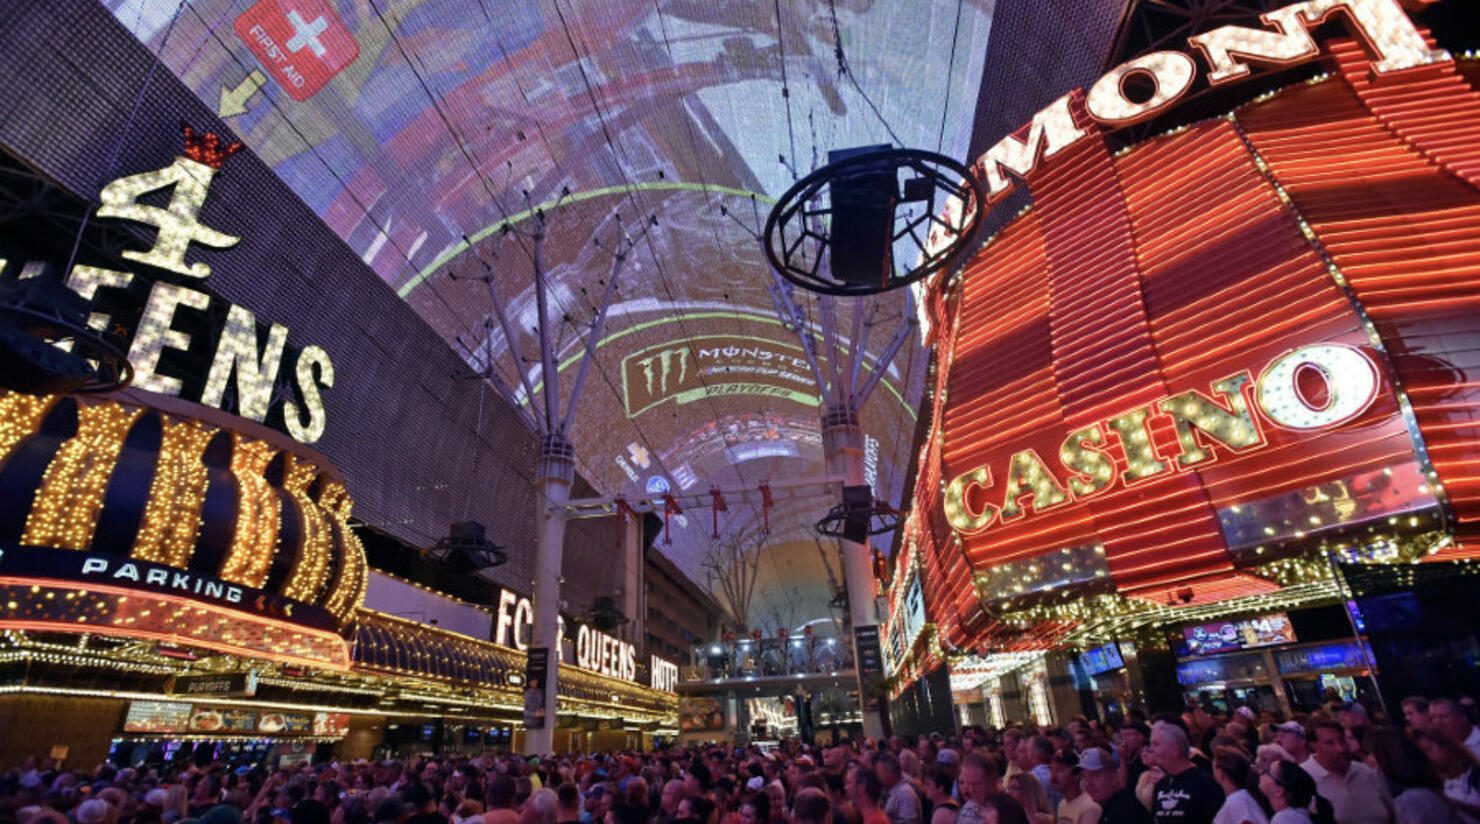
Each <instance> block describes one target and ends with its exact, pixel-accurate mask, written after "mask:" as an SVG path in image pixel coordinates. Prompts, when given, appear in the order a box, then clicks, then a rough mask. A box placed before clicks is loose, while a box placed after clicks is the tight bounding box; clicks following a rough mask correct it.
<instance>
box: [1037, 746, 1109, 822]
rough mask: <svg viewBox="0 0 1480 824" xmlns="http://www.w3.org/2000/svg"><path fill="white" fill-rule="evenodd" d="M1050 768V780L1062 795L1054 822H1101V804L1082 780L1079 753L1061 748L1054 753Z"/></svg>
mask: <svg viewBox="0 0 1480 824" xmlns="http://www.w3.org/2000/svg"><path fill="white" fill-rule="evenodd" d="M1048 769H1049V774H1048V775H1049V778H1048V780H1049V781H1050V782H1051V783H1052V784H1053V789H1054V790H1055V791H1056V792H1058V794H1059V796H1060V797H1061V798H1060V800H1059V806H1058V809H1057V810H1056V811H1055V812H1054V824H1099V821H1100V805H1099V804H1096V803H1095V800H1094V799H1093V798H1090V797H1089V794H1088V793H1086V792H1085V791H1084V785H1083V784H1082V783H1081V782H1080V777H1081V773H1082V770H1080V768H1079V755H1078V754H1077V753H1075V752H1074V751H1073V750H1059V751H1058V752H1056V753H1054V754H1053V761H1052V762H1051V763H1050V764H1049V765H1048Z"/></svg>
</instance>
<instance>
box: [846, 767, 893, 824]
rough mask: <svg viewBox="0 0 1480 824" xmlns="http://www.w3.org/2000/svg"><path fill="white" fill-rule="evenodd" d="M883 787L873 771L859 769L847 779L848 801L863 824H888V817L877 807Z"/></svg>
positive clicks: (882, 795)
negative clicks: (856, 811)
mask: <svg viewBox="0 0 1480 824" xmlns="http://www.w3.org/2000/svg"><path fill="white" fill-rule="evenodd" d="M883 797H884V785H883V784H882V783H880V782H879V776H878V775H877V774H875V773H874V771H873V770H869V769H864V768H863V767H859V768H857V769H855V770H854V771H853V774H852V775H851V776H849V778H848V800H849V801H850V802H852V803H853V806H854V807H855V808H856V809H857V810H858V814H859V815H860V816H861V817H862V819H863V824H890V822H889V816H888V815H887V814H885V812H884V810H883V809H882V808H881V807H880V806H879V804H880V802H881V801H882V799H883Z"/></svg>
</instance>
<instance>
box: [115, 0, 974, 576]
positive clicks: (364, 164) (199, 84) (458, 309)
mask: <svg viewBox="0 0 1480 824" xmlns="http://www.w3.org/2000/svg"><path fill="white" fill-rule="evenodd" d="M105 5H106V6H107V7H108V8H109V9H110V10H111V11H112V13H113V14H114V15H115V17H116V18H117V19H118V20H119V22H120V23H122V24H123V25H124V26H125V27H127V28H128V29H129V30H130V31H131V32H133V34H134V35H135V36H136V37H137V38H138V39H139V40H140V41H141V42H143V43H144V44H145V45H146V46H147V47H148V48H149V49H150V50H151V51H153V52H154V53H155V54H157V55H158V56H159V57H160V58H161V60H162V64H163V67H165V68H166V69H168V70H169V71H172V72H173V73H174V74H175V76H177V77H178V78H180V79H181V80H182V81H183V82H184V83H185V84H186V85H187V86H188V87H189V88H190V89H191V90H192V91H193V92H194V93H195V94H196V95H197V96H198V97H199V98H200V99H201V100H203V101H205V102H206V103H207V104H208V105H209V106H211V107H212V108H213V109H215V110H217V111H219V112H221V113H222V115H223V119H224V120H225V122H226V123H227V125H228V126H229V127H230V128H231V129H232V130H233V131H234V132H235V135H236V136H237V137H239V138H240V139H241V140H242V141H243V142H244V143H245V144H246V146H247V147H248V148H249V149H251V150H252V151H253V152H254V153H255V154H256V155H257V156H258V157H259V158H261V159H262V160H263V161H264V162H265V163H267V164H268V166H269V167H271V168H272V170H273V171H274V172H275V173H276V174H277V175H278V176H279V177H280V178H281V179H282V180H283V181H284V182H285V183H286V184H287V185H288V186H289V187H290V188H291V189H292V190H293V191H294V192H295V193H296V194H297V195H298V196H299V197H300V198H301V199H302V200H303V201H304V202H305V203H307V204H308V205H309V206H310V207H311V208H313V209H314V210H315V211H316V212H317V213H318V214H319V216H320V217H322V218H323V220H324V221H325V222H326V223H327V224H328V225H329V226H330V227H331V228H332V229H333V230H334V231H335V232H336V233H337V234H338V235H339V236H340V237H342V238H343V239H344V241H345V242H346V243H347V244H348V245H349V246H350V247H351V249H352V250H353V251H354V252H355V253H356V254H358V255H359V256H360V257H361V258H362V259H363V260H364V261H365V262H366V263H367V265H369V266H370V267H371V268H372V269H373V270H374V271H375V272H376V274H377V275H378V276H379V277H380V278H381V279H382V280H383V281H384V282H385V283H386V285H387V287H388V288H391V289H394V290H395V291H396V292H397V293H398V295H400V296H401V297H402V298H403V299H404V300H405V301H406V302H407V303H408V304H409V305H410V306H411V307H412V308H413V309H415V310H416V311H417V312H418V313H419V314H420V315H421V317H422V318H423V319H424V320H425V321H426V322H427V323H428V324H429V325H430V326H431V327H432V328H433V329H434V330H436V332H437V333H438V334H440V335H441V337H442V338H443V339H444V340H446V341H447V343H448V345H449V346H451V347H452V348H453V349H454V350H455V351H457V352H458V353H459V354H460V355H461V356H462V357H463V358H464V359H465V360H466V361H467V364H468V367H469V369H470V370H472V371H480V372H481V371H484V370H485V368H486V366H487V365H488V364H489V363H490V361H491V362H492V363H493V364H494V370H495V374H496V376H497V381H496V382H497V383H498V384H499V385H500V386H502V387H506V388H507V389H508V393H509V394H510V395H511V396H513V398H514V400H515V402H516V403H518V404H521V405H523V406H525V408H530V406H531V404H530V398H528V397H527V394H528V392H527V391H526V389H525V387H524V382H523V381H522V380H521V375H520V374H519V370H520V369H525V368H527V369H528V370H529V371H528V372H527V373H526V375H525V377H528V378H529V382H530V384H531V385H532V386H534V387H535V392H536V393H539V392H540V391H541V388H542V386H543V383H544V382H543V376H542V375H541V374H540V369H541V367H540V365H539V358H538V357H535V358H533V359H529V360H526V359H525V357H524V356H527V355H528V354H529V353H531V352H538V341H537V339H536V337H535V336H534V335H533V334H532V333H531V331H530V330H531V329H532V328H533V327H534V325H535V324H534V322H533V319H534V317H535V314H534V313H535V311H536V308H535V307H536V296H535V291H534V288H533V279H532V276H531V260H532V247H531V245H530V240H529V238H528V236H527V235H526V236H520V235H518V234H517V232H526V233H527V232H530V231H532V230H533V227H534V225H535V223H536V220H537V218H536V216H537V215H547V216H548V217H549V230H548V231H547V232H546V233H545V239H544V245H543V250H542V257H543V260H544V261H545V264H546V277H545V280H546V282H547V284H548V286H549V295H550V301H551V304H552V306H551V312H552V314H553V316H554V317H555V318H557V319H558V318H561V317H564V318H566V321H567V322H566V323H564V324H562V325H561V327H560V330H559V332H558V333H556V334H555V335H554V336H553V337H554V338H555V339H556V345H557V349H558V353H557V367H556V368H557V369H558V371H559V372H560V379H561V383H562V393H563V394H565V393H568V388H569V387H570V386H571V384H572V383H573V382H574V380H575V373H576V372H577V371H578V367H579V364H580V362H581V361H582V360H583V357H582V355H583V353H584V351H585V335H586V333H587V330H588V329H589V328H590V326H591V323H592V320H593V319H594V317H595V315H596V313H597V306H598V304H599V303H600V298H601V295H602V293H603V291H604V286H603V284H604V283H605V281H606V279H607V278H608V276H609V272H610V270H611V265H612V255H611V253H612V252H613V251H614V250H615V249H616V247H617V245H618V243H619V239H620V237H621V236H622V234H626V235H628V236H632V237H634V238H640V240H639V242H638V243H637V245H636V246H635V247H633V249H632V253H631V255H629V256H628V259H627V261H626V263H625V265H624V268H623V270H622V273H621V275H620V276H619V279H618V287H617V289H616V292H615V293H614V297H613V299H612V303H611V307H610V309H609V311H608V312H607V315H606V320H605V326H604V329H603V332H602V335H601V337H600V339H599V340H597V342H596V347H597V352H598V356H597V359H596V366H597V369H595V370H593V373H592V374H591V376H590V380H589V381H588V382H587V383H586V387H585V392H584V395H583V397H582V399H581V402H580V404H579V406H578V411H577V414H576V418H575V423H574V426H573V427H572V430H571V432H572V434H571V437H572V440H573V442H574V445H575V447H576V450H575V452H576V455H577V460H578V470H579V471H580V472H581V474H582V475H583V476H584V477H585V478H586V479H587V480H589V481H590V482H591V483H592V484H593V486H595V487H596V488H598V489H600V490H602V491H603V492H605V493H608V494H615V493H619V492H621V491H624V490H625V491H627V493H628V494H629V495H630V494H632V493H637V492H640V491H641V490H643V489H644V488H645V486H646V484H647V482H648V481H649V480H650V479H651V478H653V477H661V478H663V479H664V480H666V481H668V482H670V483H672V484H674V485H676V486H678V487H680V488H689V487H690V486H692V485H693V484H695V483H697V482H698V481H699V480H700V479H702V480H703V481H704V482H709V483H717V484H720V485H726V486H728V485H737V486H738V485H742V484H748V485H754V483H755V482H756V479H758V478H761V477H782V476H788V477H807V476H809V475H820V474H823V472H824V470H823V467H822V462H821V449H820V444H821V439H820V434H819V418H820V409H819V408H818V400H817V399H818V395H819V393H818V391H817V387H816V385H815V384H816V382H815V380H814V378H813V376H812V371H811V369H810V367H809V366H808V365H807V364H806V362H805V358H804V356H803V353H802V351H801V347H800V346H799V344H798V341H797V339H796V336H795V334H794V333H792V332H791V331H790V330H788V329H786V328H784V327H783V326H782V325H781V323H780V321H779V320H778V318H777V313H776V309H775V304H774V303H773V301H772V297H771V293H770V291H769V289H770V288H771V286H772V281H771V276H770V270H769V267H768V266H767V264H766V262H765V258H764V255H763V253H762V251H761V247H760V244H758V243H757V242H756V240H755V237H754V234H755V233H756V232H759V231H760V230H761V228H762V226H763V224H764V221H765V218H766V215H767V212H768V211H769V209H770V207H771V205H772V204H773V203H774V202H775V201H776V199H777V198H778V197H779V196H780V195H781V194H782V193H783V192H784V191H785V190H786V189H787V188H788V187H789V186H791V185H792V183H793V182H794V181H795V180H796V179H797V178H798V177H799V176H801V175H805V174H807V173H808V172H809V171H810V170H811V169H812V168H813V167H814V158H816V159H817V160H816V164H817V165H820V163H822V162H826V158H827V153H828V152H829V151H831V150H834V149H844V148H851V147H856V146H867V145H877V144H880V143H885V142H889V143H896V144H902V145H905V146H911V147H921V148H929V149H932V150H935V149H938V150H939V151H941V152H942V153H944V154H946V155H952V156H955V157H957V158H958V159H964V157H965V154H966V151H967V147H968V143H969V140H970V136H971V130H972V124H973V114H974V107H975V101H976V96H977V91H978V88H979V85H980V82H981V77H982V68H981V67H982V61H983V60H984V58H985V55H986V51H987V38H988V34H989V31H990V24H991V16H992V8H993V5H992V3H991V2H990V0H965V2H959V1H958V0H921V2H916V3H909V4H906V5H900V4H895V3H879V2H870V0H837V2H831V0H805V2H794V3H783V4H781V6H780V8H779V11H778V9H777V8H776V7H774V6H772V5H768V4H755V3H695V2H691V0H659V2H651V0H611V2H605V3H588V4H561V5H555V4H550V3H515V4H502V5H499V6H497V8H495V7H494V6H491V5H489V4H486V3H479V2H474V0H389V2H380V3H375V4H364V3H357V2H351V0H255V2H254V0H193V1H186V2H177V3H164V4H155V3H148V2H142V0H105ZM839 39H840V40H841V43H842V45H843V46H844V47H845V48H846V57H847V61H848V65H849V67H850V68H851V71H852V74H853V77H854V78H856V79H857V80H858V84H857V85H855V84H854V83H853V82H851V81H850V80H848V79H847V78H844V77H841V76H840V74H839V72H838V65H837V58H836V57H835V49H836V47H837V46H838V43H839ZM942 44H952V48H945V47H943V45H942ZM783 86H785V88H786V93H785V94H783ZM860 88H861V89H862V90H863V92H864V93H866V95H867V100H866V99H865V94H864V93H861V92H860ZM874 107H876V108H877V112H878V114H875V113H874V111H873V108H874ZM886 121H887V125H886ZM891 130H892V134H891ZM228 172H229V167H228ZM614 214H620V216H621V218H622V224H621V226H620V228H619V227H618V226H617V225H616V223H615V221H614V219H613V215H614ZM649 217H651V218H653V222H652V223H651V224H650V225H648V226H647V227H646V234H645V235H644V234H642V232H641V231H639V230H641V229H643V223H644V221H646V220H647V219H648V218H649ZM505 227H512V228H513V229H514V230H515V233H505V231H504V228H505ZM470 244H471V245H470ZM485 267H491V268H485ZM488 271H497V273H498V277H497V278H495V279H494V280H493V283H494V288H495V289H497V291H498V294H499V297H500V299H501V300H502V302H503V304H504V306H505V308H506V313H507V316H508V318H509V320H510V327H511V328H512V329H513V330H514V332H513V335H514V340H513V342H512V343H513V347H514V349H516V350H518V352H520V353H521V356H520V357H517V358H516V357H511V356H510V342H509V341H507V340H505V339H504V336H503V334H502V333H501V332H500V331H499V326H498V324H497V323H495V322H494V318H493V315H492V313H491V311H490V309H491V305H490V301H489V292H488V285H487V284H486V283H485V282H484V280H483V278H484V276H485V273H486V272H488ZM449 274H455V275H457V279H456V280H454V279H453V278H452V277H449ZM797 299H798V300H800V301H802V303H803V306H804V309H805V310H806V311H807V312H808V313H809V315H810V316H812V317H814V318H815V317H816V313H817V306H816V303H815V301H814V300H813V299H811V298H810V297H808V296H806V295H801V294H799V295H798V297H797ZM868 303H869V309H868V318H869V323H868V324H866V325H865V326H864V327H863V328H864V332H863V339H864V344H865V345H864V349H865V351H866V352H867V353H869V354H870V355H871V356H877V355H879V354H880V353H882V352H883V351H884V350H885V349H886V348H887V346H888V343H889V340H890V338H891V336H892V334H893V332H894V330H895V328H897V326H898V321H899V319H901V318H902V317H903V313H904V312H905V311H907V310H906V304H905V299H904V296H903V295H902V294H901V293H899V292H894V293H890V294H889V295H886V296H881V297H880V298H879V299H877V300H872V301H869V302H868ZM840 314H844V317H842V318H840V319H839V322H840V323H850V322H851V319H850V318H848V317H846V313H842V312H840ZM557 322H558V321H557ZM925 363H926V358H925V355H924V353H923V352H922V350H921V349H920V347H919V336H918V335H913V336H911V339H910V340H908V341H906V345H905V346H904V348H903V350H902V351H901V352H900V353H899V355H897V356H896V357H895V358H894V360H893V362H892V363H891V364H890V366H889V367H888V370H887V371H886V373H885V376H884V379H883V381H882V385H881V386H880V387H879V389H878V391H877V393H876V395H875V398H874V400H873V401H872V402H870V403H868V404H866V405H865V406H864V409H863V412H862V418H863V420H862V424H863V427H864V430H865V432H867V433H868V434H869V435H870V436H871V437H872V438H874V439H875V440H876V441H878V443H879V448H878V453H877V459H876V464H877V466H876V472H877V477H878V479H879V486H880V488H881V489H882V490H884V491H886V492H887V496H888V497H890V498H892V499H893V500H894V501H895V502H896V504H897V502H898V500H899V498H900V495H901V494H902V491H903V483H904V476H905V474H906V469H905V465H906V464H907V462H908V460H909V456H908V452H909V446H910V440H911V435H912V434H913V432H914V428H915V423H914V422H915V416H916V414H917V409H918V406H919V399H920V396H921V394H922V391H923V385H924V375H925V372H926V369H925ZM516 364H519V365H516ZM870 372H871V368H870V366H869V365H867V364H865V366H864V367H863V368H862V370H861V373H860V374H861V375H862V376H864V377H865V378H866V377H867V376H868V375H869V374H870ZM758 509H759V507H749V506H747V507H744V508H743V509H740V510H737V511H736V512H733V513H731V516H730V518H731V520H732V522H739V521H742V520H743V521H745V522H749V521H760V520H761V516H760V513H759V511H758ZM807 514H808V515H809V517H810V520H807V519H799V520H798V522H797V523H796V524H784V526H785V528H787V529H794V530H795V531H797V532H798V534H799V537H801V538H804V539H808V540H810V534H811V533H810V527H811V523H812V522H815V521H816V519H817V517H818V515H817V513H815V512H812V511H810V509H809V511H808V513H807ZM776 517H777V513H772V520H773V524H774V522H775V520H776ZM708 520H709V519H707V518H695V517H690V516H687V515H685V516H682V517H680V518H677V519H675V523H673V524H671V525H670V530H671V534H670V538H671V539H672V543H667V542H665V543H664V544H663V551H664V552H665V553H667V554H669V555H670V556H671V557H673V559H674V560H675V562H677V563H678V564H679V566H680V567H681V568H683V569H684V570H685V571H686V572H688V573H689V574H690V575H691V577H695V578H696V579H702V574H701V570H702V562H703V557H704V554H705V553H706V552H707V550H708V546H709V542H708V537H709V535H710V534H711V529H712V527H711V525H710V524H709V523H708ZM804 530H805V534H803V531H804Z"/></svg>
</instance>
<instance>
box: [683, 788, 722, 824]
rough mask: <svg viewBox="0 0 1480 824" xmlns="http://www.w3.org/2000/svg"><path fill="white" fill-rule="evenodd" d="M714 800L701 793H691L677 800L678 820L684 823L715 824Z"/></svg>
mask: <svg viewBox="0 0 1480 824" xmlns="http://www.w3.org/2000/svg"><path fill="white" fill-rule="evenodd" d="M715 812H716V809H715V806H714V802H713V801H711V800H709V799H708V798H705V797H704V796H702V795H691V796H688V797H686V798H684V800H682V801H680V802H678V820H679V821H682V822H685V824H715V817H716V816H715Z"/></svg>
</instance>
